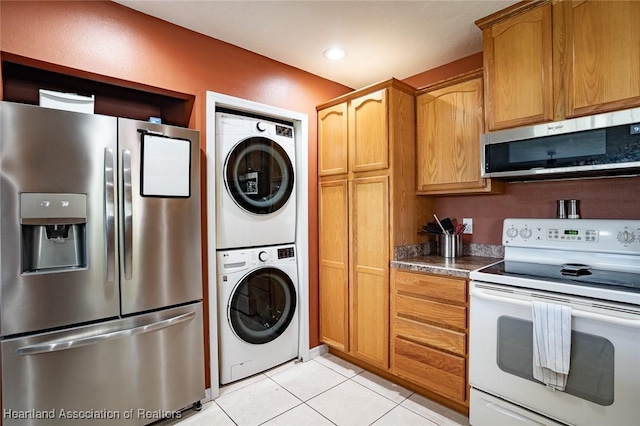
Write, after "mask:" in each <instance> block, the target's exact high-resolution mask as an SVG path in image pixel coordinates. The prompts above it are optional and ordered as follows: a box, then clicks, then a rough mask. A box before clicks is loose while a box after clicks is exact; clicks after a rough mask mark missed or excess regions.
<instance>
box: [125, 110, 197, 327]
mask: <svg viewBox="0 0 640 426" xmlns="http://www.w3.org/2000/svg"><path fill="white" fill-rule="evenodd" d="M118 137H119V159H120V160H119V165H120V167H119V185H120V188H121V190H120V195H121V197H120V199H119V211H120V212H121V219H120V230H119V234H120V237H121V238H120V253H121V256H120V268H121V269H120V270H121V272H120V273H121V275H120V282H121V286H120V287H121V289H120V291H121V296H122V297H121V304H122V314H123V315H128V314H132V313H136V312H143V311H148V310H152V309H157V308H161V307H163V306H173V305H177V304H181V303H187V302H190V301H194V300H200V299H201V298H202V262H201V247H200V241H201V238H202V235H201V231H200V140H199V138H200V136H199V133H198V132H197V131H195V130H190V129H185V128H179V127H172V126H166V125H160V124H154V123H148V122H143V121H135V120H130V119H123V118H119V119H118Z"/></svg>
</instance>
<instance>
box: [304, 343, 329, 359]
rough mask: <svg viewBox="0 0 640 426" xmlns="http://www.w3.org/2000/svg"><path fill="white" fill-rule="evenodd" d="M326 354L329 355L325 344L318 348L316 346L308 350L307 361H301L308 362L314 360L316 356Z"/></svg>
mask: <svg viewBox="0 0 640 426" xmlns="http://www.w3.org/2000/svg"><path fill="white" fill-rule="evenodd" d="M326 353H329V347H328V346H327V345H325V344H321V345H319V346H316V347H315V348H311V349H309V359H306V360H303V361H309V360H312V359H314V358H315V357H317V356H320V355H324V354H326Z"/></svg>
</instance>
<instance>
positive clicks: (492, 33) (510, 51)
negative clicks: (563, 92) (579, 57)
mask: <svg viewBox="0 0 640 426" xmlns="http://www.w3.org/2000/svg"><path fill="white" fill-rule="evenodd" d="M497 15H499V16H497ZM476 24H477V25H478V26H479V27H480V28H481V29H482V32H483V51H484V69H485V97H486V107H487V111H486V123H487V129H488V130H489V131H493V130H498V129H505V128H509V127H516V126H522V125H526V124H533V123H540V122H544V121H550V120H552V119H553V113H554V112H553V108H554V103H553V79H552V72H553V67H552V60H553V55H552V44H553V43H552V32H551V31H552V19H551V4H550V3H548V2H544V3H542V5H541V6H536V7H534V8H531V4H526V5H522V4H520V3H519V4H517V5H515V6H513V7H512V8H508V9H505V11H503V12H498V13H497V14H494V15H491V16H490V17H487V18H484V19H482V20H479V21H477V22H476Z"/></svg>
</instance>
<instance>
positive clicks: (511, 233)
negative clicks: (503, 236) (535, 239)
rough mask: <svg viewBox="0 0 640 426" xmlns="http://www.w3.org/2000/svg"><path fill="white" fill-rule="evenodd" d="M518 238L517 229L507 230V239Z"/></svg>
mask: <svg viewBox="0 0 640 426" xmlns="http://www.w3.org/2000/svg"><path fill="white" fill-rule="evenodd" d="M517 236H518V230H517V229H516V228H509V229H507V237H509V238H515V237H517Z"/></svg>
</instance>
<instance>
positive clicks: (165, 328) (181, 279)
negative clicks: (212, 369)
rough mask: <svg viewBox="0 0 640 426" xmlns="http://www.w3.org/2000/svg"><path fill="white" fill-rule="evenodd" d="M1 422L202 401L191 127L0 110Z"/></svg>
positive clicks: (196, 176)
mask: <svg viewBox="0 0 640 426" xmlns="http://www.w3.org/2000/svg"><path fill="white" fill-rule="evenodd" d="M0 126H1V127H0V279H1V285H0V338H1V345H2V352H1V356H2V371H1V373H2V413H3V419H2V421H3V424H4V425H57V424H65V425H67V424H79V425H80V424H82V425H86V424H91V425H113V424H132V425H133V424H148V423H151V422H154V421H157V420H160V419H163V418H169V417H178V416H180V415H181V414H180V413H179V412H178V411H177V410H180V409H182V408H184V407H188V406H190V405H192V404H197V403H198V402H199V400H200V399H202V398H204V348H203V329H202V327H203V317H202V315H203V313H202V300H201V299H202V266H201V246H200V241H201V231H200V156H199V151H200V149H199V134H198V132H196V131H193V130H189V129H184V128H178V127H171V126H166V125H159V124H154V123H149V122H142V121H135V120H130V119H123V118H115V117H109V116H101V115H94V114H83V113H75V112H68V111H60V110H54V109H48V108H41V107H38V106H32V105H23V104H16V103H9V102H0Z"/></svg>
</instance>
